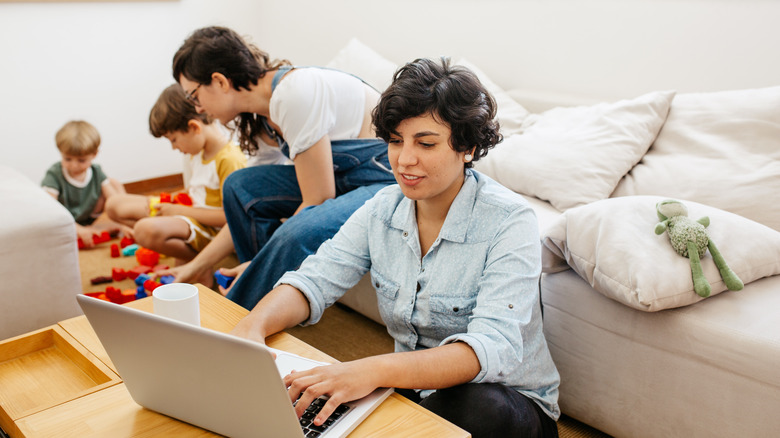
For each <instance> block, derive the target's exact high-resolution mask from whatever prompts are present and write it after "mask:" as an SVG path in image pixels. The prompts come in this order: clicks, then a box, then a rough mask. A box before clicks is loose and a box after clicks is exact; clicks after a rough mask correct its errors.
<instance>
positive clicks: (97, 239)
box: [92, 231, 111, 245]
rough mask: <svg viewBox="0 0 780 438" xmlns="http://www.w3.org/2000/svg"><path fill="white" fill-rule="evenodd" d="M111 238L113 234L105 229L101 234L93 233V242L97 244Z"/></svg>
mask: <svg viewBox="0 0 780 438" xmlns="http://www.w3.org/2000/svg"><path fill="white" fill-rule="evenodd" d="M109 240H111V234H109V233H108V231H103V232H102V233H100V234H93V235H92V242H93V243H94V244H95V245H97V244H98V243H103V242H108V241H109Z"/></svg>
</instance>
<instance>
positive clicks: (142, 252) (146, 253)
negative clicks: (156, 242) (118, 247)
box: [135, 246, 160, 266]
mask: <svg viewBox="0 0 780 438" xmlns="http://www.w3.org/2000/svg"><path fill="white" fill-rule="evenodd" d="M135 259H136V260H138V263H140V264H142V265H146V266H156V265H157V263H158V262H159V261H160V253H158V252H156V251H153V250H151V249H148V248H144V247H141V246H139V247H138V249H137V250H136V251H135Z"/></svg>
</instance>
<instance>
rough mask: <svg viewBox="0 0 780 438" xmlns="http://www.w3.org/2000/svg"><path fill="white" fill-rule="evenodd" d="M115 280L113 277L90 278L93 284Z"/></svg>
mask: <svg viewBox="0 0 780 438" xmlns="http://www.w3.org/2000/svg"><path fill="white" fill-rule="evenodd" d="M112 281H114V278H113V277H103V276H101V277H95V278H93V279H90V280H89V282H90V283H92V284H103V283H111V282H112Z"/></svg>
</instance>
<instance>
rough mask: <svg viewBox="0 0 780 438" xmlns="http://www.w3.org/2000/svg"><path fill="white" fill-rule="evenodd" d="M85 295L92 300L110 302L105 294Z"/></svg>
mask: <svg viewBox="0 0 780 438" xmlns="http://www.w3.org/2000/svg"><path fill="white" fill-rule="evenodd" d="M84 295H86V296H88V297H92V298H97V299H99V300H103V301H110V300H109V299H108V297H107V296H106V293H105V292H84Z"/></svg>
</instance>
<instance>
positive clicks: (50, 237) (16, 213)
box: [0, 165, 81, 340]
mask: <svg viewBox="0 0 780 438" xmlns="http://www.w3.org/2000/svg"><path fill="white" fill-rule="evenodd" d="M0 205H2V206H3V207H2V208H0V278H2V281H1V282H0V340H3V339H6V338H10V337H12V336H17V335H21V334H23V333H27V332H29V331H32V330H36V329H39V328H42V327H46V326H48V325H51V324H55V323H57V322H58V321H61V320H63V319H67V318H70V317H73V316H76V315H79V314H81V311H80V310H79V308H78V305H77V303H76V299H75V296H76V295H77V294H79V293H81V277H80V276H79V258H78V247H77V243H76V227H75V222H74V220H73V217H72V216H71V215H70V213H68V211H67V210H66V209H65V207H63V206H62V205H61V204H60V203H59V202H57V201H56V200H55V199H54V198H52V197H51V196H49V195H48V194H46V193H45V192H44V191H43V190H41V188H40V186H39V185H38V184H36V183H34V182H33V181H31V180H30V179H29V178H27V177H25V176H24V175H22V174H21V173H19V172H18V171H16V170H14V169H12V168H10V167H8V166H5V165H0Z"/></svg>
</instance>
